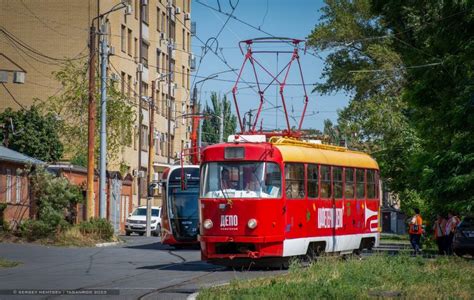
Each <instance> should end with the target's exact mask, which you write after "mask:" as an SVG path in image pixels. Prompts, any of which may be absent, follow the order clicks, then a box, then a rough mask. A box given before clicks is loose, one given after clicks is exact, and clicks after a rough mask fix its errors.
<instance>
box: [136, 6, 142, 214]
mask: <svg viewBox="0 0 474 300" xmlns="http://www.w3.org/2000/svg"><path fill="white" fill-rule="evenodd" d="M139 9H140V12H139V21H140V25H139V26H140V27H139V31H140V32H139V37H138V44H139V45H138V47H139V51H138V55H139V57H138V65H139V68H138V172H137V174H138V178H137V180H138V193H137V194H138V206H140V205H141V203H142V178H141V176H140V175H141V173H140V169H141V167H142V143H143V141H142V122H143V114H142V72H143V64H142V56H143V46H142V43H143V0H140V5H139Z"/></svg>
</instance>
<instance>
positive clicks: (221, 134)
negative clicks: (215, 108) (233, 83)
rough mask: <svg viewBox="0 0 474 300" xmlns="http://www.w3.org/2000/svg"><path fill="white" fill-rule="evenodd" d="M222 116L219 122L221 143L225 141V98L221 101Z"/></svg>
mask: <svg viewBox="0 0 474 300" xmlns="http://www.w3.org/2000/svg"><path fill="white" fill-rule="evenodd" d="M220 106H221V118H220V122H219V143H222V142H223V141H224V98H222V101H221V104H220Z"/></svg>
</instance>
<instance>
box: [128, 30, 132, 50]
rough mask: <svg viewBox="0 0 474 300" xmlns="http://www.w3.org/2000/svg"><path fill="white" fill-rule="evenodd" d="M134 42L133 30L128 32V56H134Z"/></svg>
mask: <svg viewBox="0 0 474 300" xmlns="http://www.w3.org/2000/svg"><path fill="white" fill-rule="evenodd" d="M132 42H133V37H132V30H131V29H129V30H128V55H129V56H132V46H133V45H132Z"/></svg>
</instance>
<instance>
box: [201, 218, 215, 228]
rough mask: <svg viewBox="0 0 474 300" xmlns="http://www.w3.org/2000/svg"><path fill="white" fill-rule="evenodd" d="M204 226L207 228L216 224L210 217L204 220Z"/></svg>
mask: <svg viewBox="0 0 474 300" xmlns="http://www.w3.org/2000/svg"><path fill="white" fill-rule="evenodd" d="M202 225H203V226H204V228H206V229H211V228H212V226H214V224H212V221H211V220H209V219H206V220H204V223H203V224H202Z"/></svg>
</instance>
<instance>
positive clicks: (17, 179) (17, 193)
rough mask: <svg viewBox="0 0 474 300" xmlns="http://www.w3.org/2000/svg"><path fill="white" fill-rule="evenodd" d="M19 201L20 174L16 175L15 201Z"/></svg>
mask: <svg viewBox="0 0 474 300" xmlns="http://www.w3.org/2000/svg"><path fill="white" fill-rule="evenodd" d="M20 201H21V176H18V175H17V176H16V203H20Z"/></svg>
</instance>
